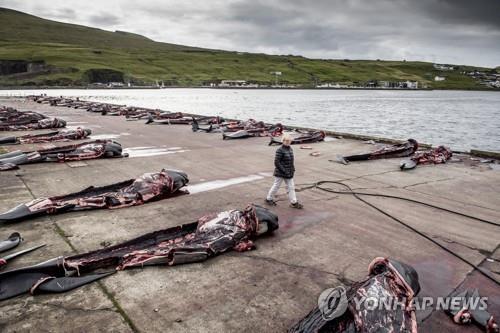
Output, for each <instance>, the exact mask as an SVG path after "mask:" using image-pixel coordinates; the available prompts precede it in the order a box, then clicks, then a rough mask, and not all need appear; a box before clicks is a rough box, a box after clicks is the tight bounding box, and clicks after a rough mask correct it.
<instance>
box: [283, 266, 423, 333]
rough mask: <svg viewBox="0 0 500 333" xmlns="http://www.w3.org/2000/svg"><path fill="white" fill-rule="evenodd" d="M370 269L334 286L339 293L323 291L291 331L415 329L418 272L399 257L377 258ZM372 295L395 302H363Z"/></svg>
mask: <svg viewBox="0 0 500 333" xmlns="http://www.w3.org/2000/svg"><path fill="white" fill-rule="evenodd" d="M368 273H369V274H368V277H367V278H366V279H364V280H362V281H358V282H354V283H353V284H352V285H351V286H349V287H346V288H344V287H337V288H335V290H337V292H336V293H333V292H331V293H328V292H326V293H325V292H324V293H322V294H321V296H320V299H319V301H318V307H316V308H314V309H313V310H312V311H311V312H310V313H309V314H307V315H306V316H305V317H304V318H303V319H302V320H300V321H299V322H298V323H296V324H295V325H294V326H293V327H292V328H290V330H289V331H288V332H293V333H299V332H300V333H309V332H311V333H312V332H329V333H341V332H342V333H357V332H408V333H416V332H417V321H416V318H415V308H414V307H413V304H412V300H413V298H414V297H415V296H416V295H417V294H418V293H419V291H420V284H419V281H418V274H417V272H416V271H415V270H414V269H413V267H411V266H409V265H406V264H404V263H401V262H399V261H396V260H393V259H386V258H375V259H374V260H373V261H372V262H371V264H370V265H369V267H368ZM324 295H325V296H324ZM331 295H333V296H331ZM322 296H324V297H322ZM372 298H374V301H373V302H374V303H376V304H383V303H382V302H384V301H386V300H391V301H392V302H394V303H393V305H394V306H388V307H385V306H381V307H376V308H370V306H371V305H370V304H371V303H370V302H363V299H365V300H366V299H372Z"/></svg>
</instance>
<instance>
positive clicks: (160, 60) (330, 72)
mask: <svg viewBox="0 0 500 333" xmlns="http://www.w3.org/2000/svg"><path fill="white" fill-rule="evenodd" d="M0 22H1V24H0V69H2V68H3V69H2V70H3V74H2V71H0V85H1V86H19V85H43V86H59V85H68V86H70V85H85V84H87V83H89V82H90V81H92V80H93V79H92V78H93V77H95V76H93V73H95V72H96V71H95V70H100V69H108V70H111V71H108V72H114V73H119V74H120V75H121V74H123V79H124V80H125V81H129V80H130V81H132V82H134V83H136V84H151V83H153V82H155V81H164V82H165V84H167V85H176V86H194V85H202V84H206V83H208V82H214V81H217V80H225V79H226V80H246V81H251V82H257V83H272V82H274V76H273V75H272V74H271V72H274V71H281V72H282V76H281V78H280V82H283V83H289V84H300V85H303V86H306V87H307V86H313V85H315V84H318V83H322V82H341V83H356V82H359V83H362V82H367V81H370V80H385V81H401V80H416V81H419V82H420V83H421V85H422V84H424V85H427V86H428V87H429V88H437V89H439V88H441V89H481V88H484V87H483V86H481V85H479V84H478V82H477V81H475V80H474V79H471V78H469V77H466V76H464V75H461V74H460V71H462V70H473V69H478V68H476V67H471V66H460V69H459V70H455V71H449V72H444V73H443V72H440V71H437V70H435V69H434V68H433V67H432V64H431V63H426V62H404V61H368V60H366V61H365V60H319V59H308V58H304V57H300V56H273V55H265V54H253V53H240V52H228V51H221V50H209V49H202V48H196V47H188V46H183V45H175V44H168V43H159V42H155V41H153V40H151V39H148V38H146V37H144V36H140V35H137V34H133V33H127V32H119V31H116V32H110V31H105V30H101V29H95V28H90V27H85V26H80V25H74V24H66V23H60V22H55V21H50V20H45V19H42V18H39V17H36V16H32V15H28V14H25V13H21V12H18V11H14V10H10V9H4V8H0ZM7 60H9V61H10V62H8V61H7ZM13 61H14V62H13ZM16 61H17V62H21V61H24V63H25V65H24V66H26V63H28V64H30V65H29V66H31V67H30V69H29V70H28V71H27V72H25V73H10V72H9V70H11V69H12V68H14V67H15V66H14V65H16V66H17V62H16ZM13 64H14V65H13ZM33 64H35V65H34V66H33ZM2 66H3V67H2ZM100 75H102V73H101V74H100ZM436 75H442V76H446V78H447V79H446V80H445V81H441V82H434V81H433V78H434V76H436Z"/></svg>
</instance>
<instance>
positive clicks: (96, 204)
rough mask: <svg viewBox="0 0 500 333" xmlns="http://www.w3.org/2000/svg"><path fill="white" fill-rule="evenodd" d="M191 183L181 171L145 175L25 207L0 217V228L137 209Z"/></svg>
mask: <svg viewBox="0 0 500 333" xmlns="http://www.w3.org/2000/svg"><path fill="white" fill-rule="evenodd" d="M188 182H189V180H188V176H187V174H185V173H184V172H182V171H178V170H167V169H163V170H161V171H160V172H156V173H145V174H143V175H142V176H140V177H139V178H136V179H129V180H126V181H123V182H119V183H115V184H111V185H107V186H102V187H94V186H90V187H88V188H86V189H84V190H82V191H80V192H75V193H70V194H66V195H62V196H54V197H49V198H39V199H35V200H33V201H30V202H28V203H25V204H21V205H19V206H17V207H15V208H13V209H11V210H10V211H8V212H6V213H3V214H0V225H1V224H4V223H12V222H18V221H22V220H26V219H29V218H32V217H36V216H41V215H47V214H57V213H64V212H73V211H81V210H91V209H103V208H106V209H116V208H123V207H129V206H137V205H141V204H144V203H146V202H150V201H154V200H160V199H166V198H169V197H172V196H174V195H176V194H182V193H187V192H184V191H180V190H181V188H182V187H184V186H185V185H186V184H187V183H188Z"/></svg>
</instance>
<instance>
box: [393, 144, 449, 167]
mask: <svg viewBox="0 0 500 333" xmlns="http://www.w3.org/2000/svg"><path fill="white" fill-rule="evenodd" d="M452 155H453V153H452V151H451V149H450V148H448V147H445V146H438V147H436V148H433V149H431V150H428V151H420V152H417V153H416V154H415V155H414V156H412V157H411V158H410V159H408V160H404V161H401V163H400V168H401V170H408V169H414V168H415V167H416V166H417V165H419V164H442V163H446V162H447V161H448V160H449V159H450V158H451V156H452Z"/></svg>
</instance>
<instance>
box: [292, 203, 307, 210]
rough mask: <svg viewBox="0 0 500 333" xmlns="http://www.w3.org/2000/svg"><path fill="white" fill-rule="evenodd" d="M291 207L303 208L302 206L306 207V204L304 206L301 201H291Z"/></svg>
mask: <svg viewBox="0 0 500 333" xmlns="http://www.w3.org/2000/svg"><path fill="white" fill-rule="evenodd" d="M290 207H292V208H296V209H302V208H304V206H302V204H301V203H299V202H295V203H291V204H290Z"/></svg>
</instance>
